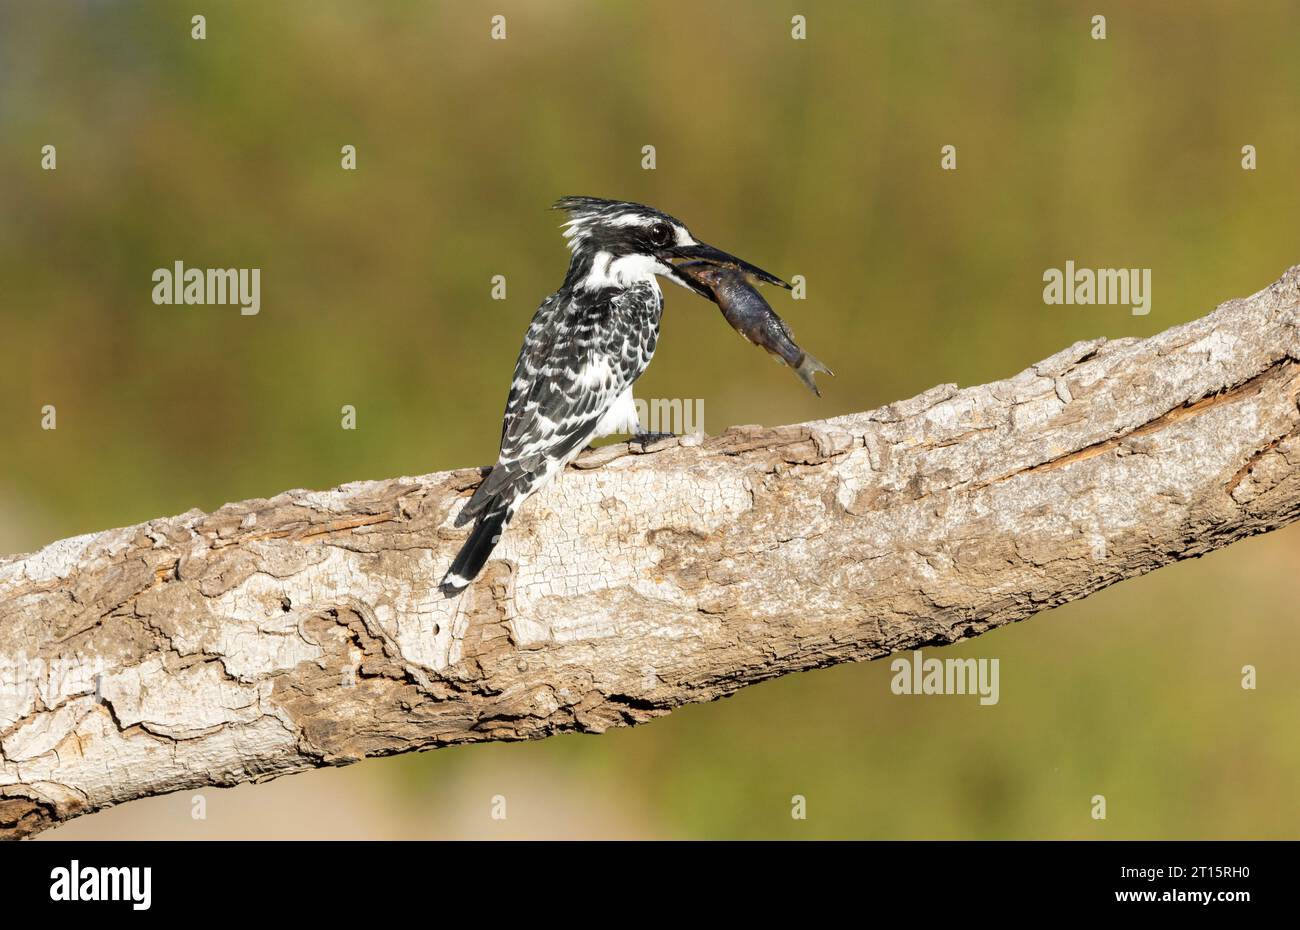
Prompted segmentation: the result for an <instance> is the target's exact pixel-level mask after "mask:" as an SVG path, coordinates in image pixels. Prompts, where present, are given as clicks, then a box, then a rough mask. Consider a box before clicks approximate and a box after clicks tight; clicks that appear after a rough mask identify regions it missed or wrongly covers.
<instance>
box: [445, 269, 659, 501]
mask: <svg viewBox="0 0 1300 930" xmlns="http://www.w3.org/2000/svg"><path fill="white" fill-rule="evenodd" d="M602 300H608V298H607V297H606V296H605V295H601V294H600V293H599V292H595V293H591V294H588V293H579V294H576V295H571V296H564V297H561V296H559V295H556V296H553V297H551V298H548V300H547V301H546V302H544V303H543V304H542V306H541V307H539V308H538V310H537V313H536V314H535V315H534V317H533V322H532V323H531V324H530V325H529V327H528V333H527V335H526V336H525V337H524V345H523V348H522V349H520V351H519V360H518V362H516V364H515V375H514V380H513V381H512V382H511V384H510V397H509V399H508V400H507V401H506V411H505V418H504V422H503V423H502V427H501V455H500V457H499V459H498V460H497V464H496V465H495V466H494V467H493V469H492V472H491V474H489V475H488V477H487V478H486V479H485V480H484V481H483V483H482V484H480V485H479V487H478V489H477V490H476V491H475V492H474V495H473V496H472V497H471V498H470V501H469V503H468V504H466V505H465V507H464V508H463V509H462V510H461V513H460V514H459V515H458V517H457V521H456V522H457V524H458V525H460V524H463V523H465V522H467V521H468V520H469V519H470V518H472V517H474V516H475V515H477V514H478V513H479V512H480V511H482V510H484V509H485V508H486V507H488V506H489V504H490V503H491V502H492V501H493V500H494V499H496V498H497V497H498V496H499V495H500V494H501V493H502V492H503V491H504V490H506V489H507V488H509V487H511V486H512V485H514V484H516V483H518V482H519V480H520V479H522V478H525V477H526V476H535V475H538V474H539V473H541V472H543V471H544V470H545V469H546V468H547V467H548V465H550V464H551V463H552V462H556V461H559V462H564V461H567V460H568V459H569V458H570V457H571V455H572V454H574V453H576V452H577V451H579V450H580V449H581V448H582V446H584V445H586V443H587V441H588V440H589V439H590V438H591V435H592V433H594V432H595V429H596V424H597V423H598V422H599V421H600V418H601V417H602V416H603V415H604V414H605V412H606V411H607V410H608V409H609V407H610V405H612V404H613V403H614V401H615V400H616V399H617V398H618V397H619V395H620V394H622V393H623V392H624V391H625V390H627V388H628V387H629V386H630V385H631V384H632V382H633V381H635V380H636V377H637V376H638V375H639V374H640V373H641V371H640V369H638V368H637V367H636V366H634V365H628V364H627V363H626V362H625V361H624V358H623V355H622V352H623V348H624V346H625V344H626V338H625V336H626V334H622V335H620V334H619V333H617V332H615V331H612V330H611V329H610V326H609V323H610V317H611V316H613V317H617V316H618V314H611V313H610V312H609V311H610V308H609V307H608V305H607V304H606V305H605V306H602V305H601V301H602ZM642 367H643V366H642Z"/></svg>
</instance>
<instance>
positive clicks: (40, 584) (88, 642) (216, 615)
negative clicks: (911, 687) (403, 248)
mask: <svg viewBox="0 0 1300 930" xmlns="http://www.w3.org/2000/svg"><path fill="white" fill-rule="evenodd" d="M1298 313H1300V266H1297V267H1296V268H1292V269H1291V270H1290V271H1289V272H1287V274H1286V275H1284V276H1283V278H1282V279H1281V280H1280V281H1278V282H1277V283H1275V284H1273V285H1272V286H1270V287H1268V288H1267V289H1265V290H1263V291H1260V292H1259V293H1258V294H1255V295H1254V296H1252V297H1249V298H1246V299H1243V300H1234V301H1230V302H1228V303H1226V304H1224V305H1222V306H1221V307H1219V309H1218V310H1216V311H1215V312H1214V313H1211V314H1210V315H1209V316H1206V317H1203V318H1201V319H1199V320H1196V321H1195V322H1192V323H1188V324H1186V325H1183V326H1177V327H1174V328H1173V329H1170V330H1168V331H1166V332H1164V333H1161V334H1160V335H1158V336H1155V337H1153V338H1151V339H1146V340H1140V341H1139V340H1136V339H1120V340H1115V341H1111V342H1107V341H1105V340H1101V339H1098V340H1095V341H1092V342H1086V343H1079V344H1076V345H1073V346H1071V347H1070V348H1068V349H1066V350H1064V351H1063V352H1059V353H1057V354H1056V355H1054V356H1052V357H1051V358H1049V359H1046V360H1045V361H1042V362H1039V363H1038V364H1036V365H1034V366H1033V367H1031V368H1029V369H1027V370H1026V371H1023V372H1021V373H1020V374H1019V375H1017V376H1015V377H1014V378H1011V379H1009V380H1007V381H1000V382H997V383H994V384H986V385H982V386H979V387H972V388H967V389H965V390H958V389H957V388H956V387H955V386H953V385H942V386H940V387H937V388H934V389H933V390H930V391H927V392H926V393H924V394H922V395H920V396H919V397H915V398H912V399H911V400H906V401H900V402H898V403H894V404H890V405H889V406H887V407H884V408H882V409H880V410H875V411H872V412H869V413H861V414H855V415H852V416H846V417H840V418H838V419H834V420H826V421H820V422H815V423H807V424H802V425H799V426H787V427H779V428H776V429H763V428H759V427H739V428H734V429H731V430H729V431H727V432H726V433H724V434H722V435H720V436H715V437H711V438H706V439H704V440H703V441H702V442H696V443H693V444H692V443H690V441H689V440H684V441H680V442H679V441H677V440H668V441H667V442H665V443H663V444H661V446H660V447H659V448H657V449H652V450H649V451H648V453H647V454H631V453H630V452H629V450H628V448H627V446H610V447H607V448H604V449H601V450H598V451H596V452H594V453H589V454H588V455H587V456H586V457H585V458H584V459H582V460H580V461H579V463H578V464H577V467H575V468H573V469H570V470H569V472H568V473H567V474H566V475H564V477H563V478H562V479H561V480H560V481H559V482H557V483H556V484H555V485H553V486H552V487H551V488H550V489H548V490H547V491H545V492H543V493H541V494H539V495H538V496H537V497H536V498H534V499H533V500H531V501H530V502H529V504H528V505H527V506H526V507H525V508H524V510H523V512H522V513H521V515H520V517H519V519H518V520H517V521H516V523H515V525H514V526H513V527H512V529H511V532H510V533H509V534H508V535H507V537H506V540H505V541H504V543H503V544H502V546H501V547H500V549H498V552H497V556H498V557H497V558H496V559H495V560H494V561H493V562H492V563H491V564H490V565H489V567H488V570H487V572H486V573H485V575H484V577H483V578H482V579H480V581H479V582H478V583H477V584H475V585H474V586H473V588H472V589H471V590H470V591H468V592H467V593H466V594H464V595H463V596H462V597H460V598H459V599H455V600H445V599H444V598H443V597H442V596H441V595H440V594H439V593H438V591H437V583H438V580H439V577H440V575H441V573H442V571H443V570H444V569H445V568H446V566H447V563H448V561H449V560H450V558H451V556H452V555H453V554H454V552H455V550H456V548H457V546H458V544H459V541H460V540H461V539H462V538H463V535H464V533H463V531H461V530H453V529H451V528H450V520H449V518H450V517H451V515H452V513H453V512H454V511H455V509H456V508H457V507H459V506H460V505H461V504H462V503H463V502H464V501H465V499H466V497H467V496H468V494H469V492H470V490H471V489H472V488H473V487H474V485H475V484H476V483H477V482H478V480H479V475H480V472H479V470H478V469H462V470H459V471H453V472H443V473H438V474H432V475H425V476H422V477H416V478H398V479H393V480H389V481H367V482H357V483H354V484H348V485H344V486H342V487H339V488H336V489H333V490H330V491H289V492H287V493H285V494H281V495H279V496H277V497H274V498H271V499H270V500H251V501H244V502H242V503H237V504H228V505H226V506H224V507H222V508H221V509H219V510H217V511H216V512H214V513H211V514H205V513H201V512H199V511H197V510H193V511H190V512H189V513H185V514H182V515H180V516H178V517H171V518H167V519H159V520H152V521H150V522H148V523H145V524H141V525H139V526H133V527H129V528H126V529H118V530H109V531H107V532H103V533H96V534H93V535H88V536H81V537H77V538H75V539H66V540H62V541H60V542H57V543H54V544H52V545H50V546H47V547H46V548H44V549H43V550H41V551H40V552H36V553H33V554H31V555H24V556H13V557H8V558H2V559H0V660H3V661H4V662H5V663H6V664H5V666H4V667H3V669H0V673H2V674H4V675H5V676H6V677H4V678H3V679H2V682H0V683H2V684H3V688H2V689H0V692H2V693H0V836H9V837H20V836H24V835H28V834H31V833H34V832H36V831H38V830H42V829H44V828H46V827H49V826H51V825H52V824H56V823H58V822H60V821H62V820H66V819H68V818H70V817H75V816H77V815H79V814H84V813H87V812H89V811H94V810H97V809H99V808H103V807H106V806H109V805H113V804H119V803H122V802H124V801H130V800H132V799H134V798H140V797H145V796H147V795H155V794H161V793H164V792H170V791H177V790H182V789H195V788H202V787H205V786H212V785H233V784H237V783H239V782H246V781H260V780H264V779H269V778H274V777H277V776H280V775H286V774H289V773H292V772H299V771H303V770H304V769H309V768H312V767H314V766H322V765H340V764H345V763H348V762H352V761H354V760H357V759H361V758H363V757H366V756H378V755H385V754H389V753H398V752H407V751H410V750H417V749H429V748H432V747H437V746H445V745H448V744H452V743H465V742H475V741H481V740H519V739H532V738H537V737H542V736H547V735H549V734H552V733H556V732H560V731H565V730H583V731H589V732H600V731H602V730H604V729H605V728H607V727H610V726H620V725H627V724H635V723H640V722H643V721H646V720H649V719H651V718H652V717H656V716H659V715H661V714H666V713H668V712H669V711H671V710H673V709H674V708H676V707H679V706H681V705H682V704H685V703H688V702H694V701H710V700H714V699H716V698H719V697H722V696H724V695H726V694H730V693H731V692H733V691H736V690H737V689H739V688H742V687H744V686H745V685H748V684H751V683H753V682H756V681H761V680H763V679H767V678H772V677H774V676H777V675H784V674H787V673H789V672H795V671H801V670H804V669H810V668H816V667H819V666H825V665H831V664H833V663H837V662H845V661H851V660H860V659H870V658H877V657H880V656H885V655H888V654H890V653H892V652H897V651H899V650H906V649H912V648H915V647H918V646H922V645H930V644H943V643H951V642H954V641H956V640H959V639H962V638H965V637H969V636H975V635H977V634H979V633H982V632H984V631H986V630H989V629H992V628H993V627H997V626H1001V625H1002V624H1005V623H1011V622H1013V621H1016V620H1022V619H1024V618H1025V617H1028V616H1031V615H1032V614H1034V613H1037V612H1038V611H1040V610H1043V609H1045V608H1048V607H1053V606H1055V605H1057V604H1062V603H1064V602H1066V601H1070V600H1073V599H1076V598H1081V597H1085V596H1087V595H1088V594H1090V593H1092V592H1094V591H1097V590H1099V589H1101V588H1104V587H1106V586H1107V585H1110V584H1114V583H1115V582H1117V581H1121V580H1123V579H1125V578H1130V577H1133V576H1136V575H1141V574H1143V573H1145V572H1149V571H1151V570H1152V569H1155V568H1158V567H1160V566H1162V565H1165V564H1167V563H1169V562H1172V561H1175V560H1178V559H1184V558H1188V557H1190V556H1198V555H1203V554H1205V553H1207V552H1209V551H1211V550H1213V549H1217V548H1219V547H1221V546H1225V545H1228V544H1229V543H1231V542H1233V541H1235V540H1238V539H1242V538H1244V537H1246V536H1251V535H1254V534H1256V533H1264V532H1267V531H1269V530H1272V529H1275V528H1277V527H1279V526H1282V525H1284V524H1286V523H1289V522H1291V521H1292V520H1294V519H1296V517H1297V514H1300V443H1298V442H1297V432H1298V430H1300V410H1298V409H1297V393H1298V392H1300V331H1298V330H1297V322H1298V320H1300V316H1298Z"/></svg>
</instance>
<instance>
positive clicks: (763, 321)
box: [675, 261, 835, 397]
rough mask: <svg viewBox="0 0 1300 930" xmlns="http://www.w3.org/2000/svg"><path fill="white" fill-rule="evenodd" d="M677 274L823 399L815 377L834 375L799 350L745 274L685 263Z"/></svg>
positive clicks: (706, 264) (728, 268)
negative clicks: (702, 291) (711, 301)
mask: <svg viewBox="0 0 1300 930" xmlns="http://www.w3.org/2000/svg"><path fill="white" fill-rule="evenodd" d="M675 270H676V271H677V272H678V273H680V274H681V275H682V276H683V277H686V278H688V279H689V280H690V281H692V282H694V283H695V284H696V285H697V286H698V287H699V288H701V289H707V290H708V291H709V292H710V296H711V297H712V299H713V302H714V303H716V304H717V305H718V307H719V308H721V310H722V315H723V316H724V317H726V319H727V322H728V323H730V324H731V328H732V329H734V330H735V331H736V332H738V333H740V335H742V336H744V337H745V339H746V340H747V341H749V342H752V343H753V344H754V345H756V346H760V347H762V348H764V349H766V350H767V351H768V352H770V353H771V354H772V355H773V356H775V357H776V358H777V359H779V360H780V361H782V362H784V363H785V364H786V365H788V366H790V367H791V368H793V369H794V373H795V374H796V375H798V376H799V380H801V381H802V382H803V383H804V384H806V385H807V386H808V390H810V391H812V392H813V393H814V394H816V395H817V396H818V397H821V396H822V392H821V391H820V390H819V389H818V388H817V382H816V381H814V380H813V375H815V374H816V373H817V372H819V371H824V372H826V374H828V375H831V376H832V377H833V376H834V375H835V372H833V371H831V370H830V369H829V368H827V367H826V366H825V365H823V364H822V363H821V362H820V361H818V360H817V359H816V358H814V357H813V356H811V355H809V354H808V353H807V352H805V351H804V350H803V349H801V348H799V346H798V345H797V344H796V343H795V341H794V334H793V333H792V332H790V327H789V326H787V325H786V322H785V320H783V319H781V318H780V317H779V316H777V315H776V311H775V310H773V309H772V307H771V306H770V305H769V304H768V302H767V301H766V300H764V299H763V298H762V296H761V295H760V294H759V293H758V291H757V290H755V288H754V287H753V285H751V284H750V283H749V280H748V278H746V276H745V272H744V271H741V270H740V269H738V268H735V267H731V266H729V265H718V264H714V263H713V262H709V261H696V262H686V263H684V264H680V265H677V266H676V269H675Z"/></svg>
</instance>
